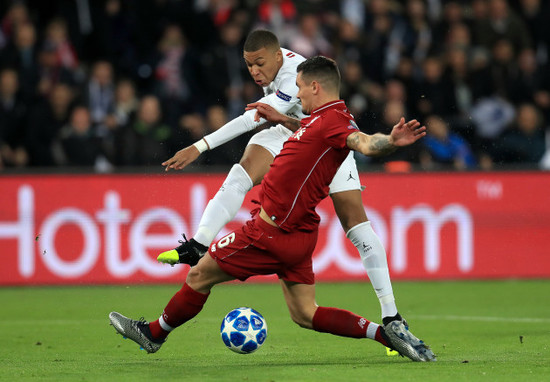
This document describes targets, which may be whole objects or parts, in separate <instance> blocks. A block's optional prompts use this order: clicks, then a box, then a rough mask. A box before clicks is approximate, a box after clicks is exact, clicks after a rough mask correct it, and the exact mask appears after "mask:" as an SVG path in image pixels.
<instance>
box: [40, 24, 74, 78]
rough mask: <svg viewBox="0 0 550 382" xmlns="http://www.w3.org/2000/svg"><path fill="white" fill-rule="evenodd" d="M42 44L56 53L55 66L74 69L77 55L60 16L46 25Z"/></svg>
mask: <svg viewBox="0 0 550 382" xmlns="http://www.w3.org/2000/svg"><path fill="white" fill-rule="evenodd" d="M44 44H45V45H48V46H50V47H51V48H52V49H53V50H54V52H55V55H56V66H58V67H61V68H65V69H69V70H76V69H77V68H78V57H77V55H76V51H75V49H74V47H73V45H72V44H71V42H70V40H69V37H68V35H67V25H66V23H65V21H64V20H63V19H61V18H55V19H53V20H51V21H50V22H49V23H48V26H47V27H46V36H45V39H44Z"/></svg>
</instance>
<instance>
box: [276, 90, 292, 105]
mask: <svg viewBox="0 0 550 382" xmlns="http://www.w3.org/2000/svg"><path fill="white" fill-rule="evenodd" d="M275 94H276V95H277V97H279V98H280V99H282V100H283V101H286V102H290V100H291V99H292V96H289V95H288V94H285V93H283V92H282V91H281V90H279V89H277V93H275Z"/></svg>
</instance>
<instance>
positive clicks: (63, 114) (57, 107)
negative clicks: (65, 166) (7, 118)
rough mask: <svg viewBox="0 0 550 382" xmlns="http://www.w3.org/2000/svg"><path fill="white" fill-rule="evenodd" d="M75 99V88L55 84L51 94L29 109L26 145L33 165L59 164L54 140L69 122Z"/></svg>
mask: <svg viewBox="0 0 550 382" xmlns="http://www.w3.org/2000/svg"><path fill="white" fill-rule="evenodd" d="M73 99H74V90H73V89H72V88H71V87H69V86H68V85H66V84H63V83H59V84H57V85H55V86H54V87H53V89H52V91H51V94H50V95H49V96H48V97H47V98H46V99H44V100H42V101H40V102H38V103H37V104H35V105H34V106H33V107H32V108H31V109H30V110H29V119H28V121H27V122H28V125H27V135H26V146H27V151H28V153H29V157H30V163H31V165H33V166H54V165H57V163H56V162H55V157H54V153H53V149H54V147H53V144H54V141H55V140H56V139H57V138H58V136H59V131H60V129H61V127H63V126H64V125H65V124H67V122H68V120H69V116H70V111H71V103H72V102H73Z"/></svg>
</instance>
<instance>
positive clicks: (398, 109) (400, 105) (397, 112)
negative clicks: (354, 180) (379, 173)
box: [371, 100, 422, 164]
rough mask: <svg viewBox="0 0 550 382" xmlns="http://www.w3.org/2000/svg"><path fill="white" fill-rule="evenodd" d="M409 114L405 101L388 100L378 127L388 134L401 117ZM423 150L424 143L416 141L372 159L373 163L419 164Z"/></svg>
mask: <svg viewBox="0 0 550 382" xmlns="http://www.w3.org/2000/svg"><path fill="white" fill-rule="evenodd" d="M408 115H409V113H408V112H407V109H406V106H405V103H404V102H403V101H396V100H393V101H389V102H386V103H385V105H384V108H383V111H382V116H380V117H379V122H378V124H377V128H376V129H377V130H378V131H380V132H381V133H383V134H387V133H388V132H390V131H391V129H392V127H393V126H394V125H395V124H396V123H397V122H398V121H399V119H400V118H401V117H403V116H405V118H406V117H407V116H408ZM421 150H422V145H421V144H420V142H416V143H413V144H412V145H410V146H407V147H404V148H402V149H401V150H398V151H396V152H394V153H391V154H389V155H386V156H383V157H374V158H372V159H371V163H388V162H409V163H411V164H418V163H419V161H420V152H421Z"/></svg>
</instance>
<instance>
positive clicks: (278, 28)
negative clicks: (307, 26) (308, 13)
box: [253, 0, 298, 46]
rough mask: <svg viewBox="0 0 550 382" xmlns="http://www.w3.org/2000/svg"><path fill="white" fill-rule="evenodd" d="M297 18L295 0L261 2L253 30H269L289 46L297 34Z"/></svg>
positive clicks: (264, 0)
mask: <svg viewBox="0 0 550 382" xmlns="http://www.w3.org/2000/svg"><path fill="white" fill-rule="evenodd" d="M297 18H298V12H297V10H296V5H295V4H294V1H293V0H261V1H260V4H259V5H258V9H257V14H256V20H255V25H254V28H253V29H268V30H270V31H272V32H273V33H274V34H275V35H277V36H280V37H279V40H280V41H281V44H282V45H286V46H288V44H289V43H290V42H291V41H292V38H293V36H294V33H295V32H296V28H297Z"/></svg>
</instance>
